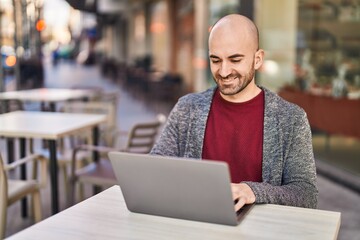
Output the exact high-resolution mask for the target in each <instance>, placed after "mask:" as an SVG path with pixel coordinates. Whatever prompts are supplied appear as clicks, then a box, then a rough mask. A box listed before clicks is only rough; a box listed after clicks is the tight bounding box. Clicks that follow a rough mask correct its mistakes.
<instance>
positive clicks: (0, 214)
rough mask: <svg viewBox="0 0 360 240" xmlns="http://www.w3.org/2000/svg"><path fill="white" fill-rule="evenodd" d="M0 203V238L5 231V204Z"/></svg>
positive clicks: (3, 236) (2, 237)
mask: <svg viewBox="0 0 360 240" xmlns="http://www.w3.org/2000/svg"><path fill="white" fill-rule="evenodd" d="M0 204H1V206H0V239H4V238H5V232H6V215H7V204H5V203H4V202H3V203H0Z"/></svg>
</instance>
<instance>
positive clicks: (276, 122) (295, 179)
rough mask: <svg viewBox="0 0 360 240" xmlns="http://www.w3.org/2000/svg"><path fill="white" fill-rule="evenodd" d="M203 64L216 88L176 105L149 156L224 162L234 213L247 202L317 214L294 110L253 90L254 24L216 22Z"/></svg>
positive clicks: (305, 131)
mask: <svg viewBox="0 0 360 240" xmlns="http://www.w3.org/2000/svg"><path fill="white" fill-rule="evenodd" d="M209 58H210V68H211V72H212V75H213V77H214V80H215V82H216V85H217V86H216V87H215V88H211V89H208V90H207V91H205V92H202V93H193V94H189V95H187V96H184V97H182V98H180V99H179V101H178V103H177V104H176V105H175V107H174V109H173V110H172V111H171V113H170V115H169V118H168V122H167V123H166V125H165V128H164V130H163V132H162V133H161V135H160V138H159V139H158V141H157V143H156V144H155V146H154V148H153V149H152V151H151V153H152V154H159V155H167V156H177V157H186V158H196V159H209V160H221V161H225V162H227V163H228V164H229V168H230V173H231V180H232V182H233V183H232V184H231V185H232V192H233V198H234V202H235V203H236V204H235V210H236V211H237V210H239V209H240V208H241V207H242V206H243V205H244V204H251V203H254V202H255V203H273V204H282V205H291V206H299V207H308V208H316V206H317V195H318V191H317V187H316V171H315V164H314V156H313V150H312V140H311V131H310V127H309V123H308V120H307V117H306V114H305V112H304V111H303V110H302V109H301V108H300V107H298V106H296V105H294V104H291V103H289V102H286V101H285V100H283V99H282V98H280V97H279V96H278V95H276V94H274V93H272V92H271V91H269V90H267V89H266V88H263V87H259V86H257V85H256V84H255V71H256V70H258V69H259V68H260V67H261V65H262V63H263V58H264V51H263V50H262V49H259V36H258V30H257V27H256V26H255V24H254V23H253V22H252V21H250V20H249V19H248V18H246V17H244V16H241V15H236V14H232V15H228V16H225V17H224V18H222V19H220V20H219V21H218V22H217V23H215V25H214V26H213V28H212V29H211V32H210V36H209Z"/></svg>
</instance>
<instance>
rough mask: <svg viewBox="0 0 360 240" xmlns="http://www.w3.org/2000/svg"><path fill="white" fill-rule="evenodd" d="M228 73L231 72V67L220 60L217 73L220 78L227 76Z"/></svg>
mask: <svg viewBox="0 0 360 240" xmlns="http://www.w3.org/2000/svg"><path fill="white" fill-rule="evenodd" d="M230 74H231V67H230V66H229V64H227V63H226V62H222V64H221V66H220V69H219V75H220V76H221V77H222V78H227V77H228V76H229V75H230Z"/></svg>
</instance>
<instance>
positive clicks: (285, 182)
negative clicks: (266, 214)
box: [245, 111, 318, 208]
mask: <svg viewBox="0 0 360 240" xmlns="http://www.w3.org/2000/svg"><path fill="white" fill-rule="evenodd" d="M301 113H302V114H300V116H299V115H297V116H294V117H293V119H294V121H293V122H292V125H293V128H292V131H291V134H290V137H289V139H290V140H289V142H288V143H287V147H288V149H287V150H286V151H284V159H283V163H282V164H281V165H282V176H281V184H280V185H274V184H271V183H270V181H269V182H267V181H263V182H261V183H256V182H245V183H247V184H248V185H249V186H250V188H251V189H252V190H253V192H254V194H255V196H256V203H272V204H281V205H291V206H297V207H307V208H316V207H317V197H318V190H317V186H316V168H315V160H314V155H313V148H312V137H311V130H310V126H309V123H308V120H307V117H306V114H305V112H304V111H301ZM269 167H271V166H269Z"/></svg>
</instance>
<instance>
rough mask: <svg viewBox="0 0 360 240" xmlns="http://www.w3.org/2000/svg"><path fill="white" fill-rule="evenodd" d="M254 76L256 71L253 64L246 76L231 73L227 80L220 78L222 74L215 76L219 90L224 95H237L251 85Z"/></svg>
mask: <svg viewBox="0 0 360 240" xmlns="http://www.w3.org/2000/svg"><path fill="white" fill-rule="evenodd" d="M254 76H255V69H254V62H253V63H252V66H251V68H250V71H249V72H248V73H247V74H245V75H241V74H239V73H238V72H235V73H231V74H230V75H228V76H227V77H226V78H223V77H221V76H220V74H216V75H215V76H214V80H215V82H216V85H217V86H218V88H219V91H220V92H221V93H222V94H223V95H236V94H237V93H239V92H241V91H242V90H244V89H245V88H246V87H247V86H248V85H249V84H250V82H251V81H252V80H253V78H254Z"/></svg>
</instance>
